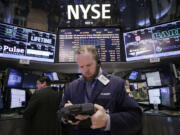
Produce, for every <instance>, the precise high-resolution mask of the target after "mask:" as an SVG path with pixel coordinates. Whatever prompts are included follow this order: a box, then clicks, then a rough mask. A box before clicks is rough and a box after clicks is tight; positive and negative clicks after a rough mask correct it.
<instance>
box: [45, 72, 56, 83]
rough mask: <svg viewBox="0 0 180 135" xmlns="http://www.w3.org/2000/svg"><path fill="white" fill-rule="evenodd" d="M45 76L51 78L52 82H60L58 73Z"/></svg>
mask: <svg viewBox="0 0 180 135" xmlns="http://www.w3.org/2000/svg"><path fill="white" fill-rule="evenodd" d="M44 76H47V77H49V79H50V80H51V81H58V80H59V78H58V74H57V73H56V72H52V73H44Z"/></svg>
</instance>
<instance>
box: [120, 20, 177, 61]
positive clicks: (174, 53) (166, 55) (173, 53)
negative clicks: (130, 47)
mask: <svg viewBox="0 0 180 135" xmlns="http://www.w3.org/2000/svg"><path fill="white" fill-rule="evenodd" d="M176 22H179V23H180V21H179V20H175V21H171V22H167V23H162V24H158V25H153V26H150V27H145V28H141V29H135V30H132V31H125V32H123V46H124V54H125V61H126V62H136V61H147V60H150V59H152V58H163V59H166V58H173V57H180V49H179V50H176V51H172V50H171V51H169V52H162V53H155V52H154V53H152V54H147V55H144V57H143V56H133V57H132V58H130V57H129V58H128V56H127V49H126V48H127V47H126V46H127V43H125V42H126V41H125V35H126V34H128V33H133V32H138V31H145V30H150V31H151V38H148V39H151V40H152V41H153V42H154V39H153V37H155V36H154V35H155V34H156V33H152V29H153V28H156V27H160V26H165V25H168V24H173V23H174V24H175V23H176ZM177 25H178V24H176V26H177ZM165 27H166V26H165ZM153 34H154V35H153ZM178 36H179V37H180V35H178ZM168 38H169V40H170V38H171V37H168ZM137 39H138V40H139V38H137ZM143 40H144V39H143ZM129 43H131V42H129ZM157 49H158V48H157ZM159 49H161V48H159ZM153 51H155V48H154V50H153ZM170 53H171V54H170Z"/></svg>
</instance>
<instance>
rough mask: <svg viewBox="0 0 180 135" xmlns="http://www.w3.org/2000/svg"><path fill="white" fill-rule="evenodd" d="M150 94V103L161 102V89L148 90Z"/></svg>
mask: <svg viewBox="0 0 180 135" xmlns="http://www.w3.org/2000/svg"><path fill="white" fill-rule="evenodd" d="M148 95H149V103H150V104H161V98H160V89H159V88H156V89H149V90H148Z"/></svg>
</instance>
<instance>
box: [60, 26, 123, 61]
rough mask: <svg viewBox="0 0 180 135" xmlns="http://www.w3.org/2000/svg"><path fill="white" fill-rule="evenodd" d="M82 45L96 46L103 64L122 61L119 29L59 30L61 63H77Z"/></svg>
mask: <svg viewBox="0 0 180 135" xmlns="http://www.w3.org/2000/svg"><path fill="white" fill-rule="evenodd" d="M81 45H92V46H95V47H96V48H97V50H98V54H99V58H100V60H101V62H120V61H121V56H120V55H121V53H120V51H121V50H120V29H119V28H77V29H73V28H72V29H59V62H75V61H76V58H75V53H74V52H75V50H76V49H77V48H78V47H80V46H81Z"/></svg>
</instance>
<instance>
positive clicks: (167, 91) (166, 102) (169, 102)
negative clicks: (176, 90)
mask: <svg viewBox="0 0 180 135" xmlns="http://www.w3.org/2000/svg"><path fill="white" fill-rule="evenodd" d="M160 92H161V105H163V106H165V107H169V108H173V107H174V102H173V93H172V89H171V87H161V88H160Z"/></svg>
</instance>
